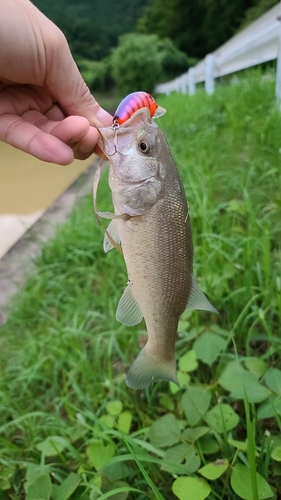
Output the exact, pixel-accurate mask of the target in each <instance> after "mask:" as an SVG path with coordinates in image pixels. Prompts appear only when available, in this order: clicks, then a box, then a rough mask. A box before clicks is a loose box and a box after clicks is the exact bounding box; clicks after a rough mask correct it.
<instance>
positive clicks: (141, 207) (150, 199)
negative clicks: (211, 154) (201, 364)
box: [94, 107, 217, 389]
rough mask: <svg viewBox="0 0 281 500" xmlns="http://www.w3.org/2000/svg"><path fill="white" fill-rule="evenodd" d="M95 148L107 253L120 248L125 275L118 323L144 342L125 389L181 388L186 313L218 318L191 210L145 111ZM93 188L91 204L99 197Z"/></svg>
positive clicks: (107, 133) (103, 134)
mask: <svg viewBox="0 0 281 500" xmlns="http://www.w3.org/2000/svg"><path fill="white" fill-rule="evenodd" d="M99 132H100V141H99V145H100V147H101V148H102V150H103V151H104V153H105V155H106V156H107V157H108V159H109V187H110V189H111V194H112V201H113V206H114V213H110V212H98V210H97V207H96V205H95V207H96V212H97V215H98V216H99V217H104V218H105V219H111V222H110V224H109V226H108V228H107V231H106V233H105V236H104V243H103V247H104V251H105V252H108V251H109V250H111V249H112V248H114V247H118V248H119V245H120V244H121V248H122V252H123V256H124V260H125V264H126V267H127V272H128V282H127V286H126V288H125V290H124V292H123V295H122V296H121V298H120V301H119V303H118V306H117V311H116V319H117V320H118V321H119V322H121V323H122V324H124V325H128V326H133V325H136V324H138V323H139V322H140V321H141V320H142V318H144V321H145V323H146V328H147V334H148V339H147V343H146V345H145V346H144V348H143V349H142V350H141V351H140V353H139V355H138V356H137V358H136V359H135V361H134V362H133V364H132V366H131V367H130V369H129V371H128V373H127V376H126V384H127V386H128V387H130V388H132V389H144V388H146V387H148V386H149V385H150V384H151V383H154V382H156V381H158V380H167V381H172V382H175V383H176V384H178V379H177V369H176V357H175V344H176V339H177V330H178V322H179V318H180V316H181V314H182V313H183V312H184V311H185V310H188V309H199V310H206V311H210V312H217V311H216V309H215V308H214V307H213V306H212V304H211V303H210V302H209V300H208V299H207V297H206V296H205V295H204V293H203V292H202V291H201V290H200V288H199V285H198V283H197V282H196V280H195V278H194V276H193V271H192V267H193V243H192V233H191V224H190V213H189V211H190V210H189V204H188V202H187V200H186V195H185V190H184V187H183V184H182V181H181V179H180V176H179V173H178V170H177V168H176V165H175V163H174V160H173V158H172V154H171V152H170V149H169V146H168V143H167V141H166V138H165V136H164V134H163V132H162V130H161V129H160V128H159V127H158V125H157V124H156V122H155V121H154V119H153V118H152V117H151V115H150V110H149V109H148V108H147V107H142V108H140V109H137V110H136V111H135V112H134V113H133V114H132V115H131V116H130V117H129V118H128V119H127V120H125V121H124V122H123V123H122V124H121V125H119V124H118V125H117V126H116V124H113V125H112V126H111V127H106V128H100V129H99ZM96 190H97V183H96V188H95V189H94V199H95V198H96Z"/></svg>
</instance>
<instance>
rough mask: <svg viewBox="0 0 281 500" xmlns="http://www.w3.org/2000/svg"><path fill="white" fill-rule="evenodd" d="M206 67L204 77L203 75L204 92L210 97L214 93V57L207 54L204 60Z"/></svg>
mask: <svg viewBox="0 0 281 500" xmlns="http://www.w3.org/2000/svg"><path fill="white" fill-rule="evenodd" d="M205 65H206V75H205V90H206V92H207V94H208V95H212V94H213V93H214V87H215V84H214V71H213V67H214V57H213V54H208V55H207V56H206V58H205Z"/></svg>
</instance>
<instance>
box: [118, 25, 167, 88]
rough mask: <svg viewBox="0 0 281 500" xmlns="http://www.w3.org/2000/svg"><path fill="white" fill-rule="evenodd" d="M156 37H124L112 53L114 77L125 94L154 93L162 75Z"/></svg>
mask: <svg viewBox="0 0 281 500" xmlns="http://www.w3.org/2000/svg"><path fill="white" fill-rule="evenodd" d="M157 46H158V37H157V36H155V35H135V34H128V35H123V36H122V37H121V38H120V41H119V45H118V47H117V48H116V49H114V51H113V53H112V56H111V57H112V59H111V61H112V76H113V78H114V80H115V83H116V85H117V87H118V89H119V90H120V92H122V93H124V94H129V93H130V92H133V91H135V90H144V91H146V92H152V90H153V88H154V87H155V85H156V83H157V82H158V81H159V77H160V74H161V60H160V56H159V51H158V48H157Z"/></svg>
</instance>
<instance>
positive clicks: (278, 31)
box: [155, 2, 281, 99]
mask: <svg viewBox="0 0 281 500" xmlns="http://www.w3.org/2000/svg"><path fill="white" fill-rule="evenodd" d="M274 59H278V63H277V75H276V96H277V98H278V99H281V2H279V3H278V4H277V5H275V6H274V7H273V8H272V9H270V10H269V11H268V12H266V13H265V14H263V15H262V16H261V17H260V18H259V19H257V20H256V21H254V22H253V23H252V24H250V25H249V26H247V27H246V28H245V29H243V30H242V31H240V32H239V33H237V35H235V36H234V37H233V38H231V39H230V40H229V41H228V42H226V43H224V44H223V45H222V46H221V47H219V48H218V49H217V50H216V51H215V52H213V53H212V54H208V55H207V56H206V57H205V59H203V60H202V61H200V62H199V63H198V64H196V66H194V67H192V68H190V69H189V70H188V71H187V73H184V74H183V75H181V76H179V77H178V78H176V79H175V80H172V81H171V82H167V83H161V84H159V85H157V86H156V88H155V92H156V93H159V94H167V95H169V94H170V93H171V92H173V91H176V92H182V93H186V92H187V91H188V92H189V94H194V92H195V90H196V83H199V82H205V89H206V92H207V93H208V94H212V93H213V91H214V79H215V78H219V77H220V76H224V75H229V74H231V73H235V72H236V71H240V70H242V69H245V68H250V67H251V66H255V65H257V64H261V63H264V62H267V61H272V60H274Z"/></svg>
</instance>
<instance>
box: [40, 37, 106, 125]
mask: <svg viewBox="0 0 281 500" xmlns="http://www.w3.org/2000/svg"><path fill="white" fill-rule="evenodd" d="M46 85H47V86H48V89H49V91H50V92H51V94H52V96H53V97H54V98H55V100H56V101H58V103H59V105H60V106H61V108H62V109H63V111H64V113H65V114H66V115H79V116H84V117H86V118H87V119H88V120H89V123H90V124H91V125H93V126H97V127H107V126H110V125H111V124H112V116H111V115H110V114H109V113H108V112H107V111H105V110H104V109H103V108H101V106H99V104H98V103H97V101H96V100H95V98H94V97H93V96H92V95H91V93H90V91H89V89H88V87H87V85H86V84H85V82H84V81H83V79H82V77H81V75H80V73H79V70H78V68H77V66H76V64H75V62H74V59H73V57H72V55H71V52H70V49H69V47H68V44H67V41H66V39H65V37H64V35H63V34H62V33H61V32H60V34H58V36H57V37H56V44H53V52H52V51H51V53H49V54H48V73H47V75H46Z"/></svg>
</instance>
